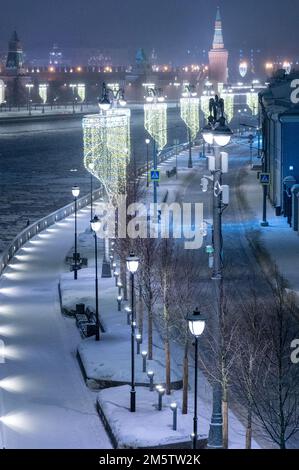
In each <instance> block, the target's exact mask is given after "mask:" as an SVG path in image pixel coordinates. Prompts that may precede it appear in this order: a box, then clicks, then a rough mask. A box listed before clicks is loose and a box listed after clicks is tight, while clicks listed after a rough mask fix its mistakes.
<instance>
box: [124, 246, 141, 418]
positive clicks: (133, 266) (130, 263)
mask: <svg viewBox="0 0 299 470" xmlns="http://www.w3.org/2000/svg"><path fill="white" fill-rule="evenodd" d="M138 266H139V258H138V257H137V256H135V254H134V253H131V254H130V256H128V257H127V269H128V271H129V272H130V276H131V392H130V411H131V412H132V413H134V412H135V411H136V390H135V326H136V322H135V305H134V276H135V274H136V272H137V271H138Z"/></svg>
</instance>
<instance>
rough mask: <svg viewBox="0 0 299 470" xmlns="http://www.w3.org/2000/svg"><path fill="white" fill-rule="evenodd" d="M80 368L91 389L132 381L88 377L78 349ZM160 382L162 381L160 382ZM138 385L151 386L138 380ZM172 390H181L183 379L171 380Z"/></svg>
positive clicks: (101, 388) (115, 385)
mask: <svg viewBox="0 0 299 470" xmlns="http://www.w3.org/2000/svg"><path fill="white" fill-rule="evenodd" d="M76 357H77V360H78V363H79V367H80V370H81V372H82V375H83V378H84V380H85V383H86V386H87V387H88V388H89V389H91V390H103V389H105V388H113V387H120V386H122V385H130V383H131V382H130V381H127V382H126V381H116V380H109V379H101V380H97V379H93V378H90V377H88V375H87V373H86V370H85V367H84V363H83V361H82V358H81V356H80V352H79V350H78V349H77V354H76ZM159 383H160V382H159ZM161 385H163V386H165V383H161ZM136 387H149V383H142V382H136ZM170 388H171V390H181V389H182V388H183V379H180V380H175V381H173V382H171V384H170Z"/></svg>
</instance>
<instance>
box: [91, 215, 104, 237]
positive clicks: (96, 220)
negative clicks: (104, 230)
mask: <svg viewBox="0 0 299 470" xmlns="http://www.w3.org/2000/svg"><path fill="white" fill-rule="evenodd" d="M90 226H91V229H92V231H93V232H95V233H97V232H98V231H99V230H100V228H101V221H100V219H99V218H98V216H97V215H95V216H94V218H93V219H92V221H91V222H90Z"/></svg>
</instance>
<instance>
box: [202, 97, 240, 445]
mask: <svg viewBox="0 0 299 470" xmlns="http://www.w3.org/2000/svg"><path fill="white" fill-rule="evenodd" d="M209 110H210V116H209V119H208V124H207V126H205V127H204V128H203V130H202V135H203V138H204V140H205V142H207V143H208V144H209V145H212V144H214V151H215V157H214V160H215V161H214V163H213V167H212V168H211V173H212V175H213V176H212V177H209V178H210V179H213V249H214V258H213V274H212V280H213V282H214V288H215V299H216V308H217V310H216V315H215V316H214V318H213V320H214V325H213V330H214V332H213V334H214V338H215V340H216V342H218V343H219V341H220V327H219V321H220V317H221V312H222V294H221V292H222V284H223V275H222V254H223V253H222V252H223V244H222V212H223V210H224V208H225V207H226V206H227V204H228V202H227V201H226V200H225V198H224V195H225V189H226V190H227V191H226V193H227V194H226V199H228V190H229V188H228V187H227V186H226V187H225V186H222V173H224V172H227V163H226V164H225V158H224V153H222V154H221V152H220V147H223V146H226V145H228V144H229V142H230V140H231V137H232V134H233V133H232V131H231V129H230V128H229V127H228V126H227V125H226V122H225V117H224V101H223V99H219V98H218V96H216V97H215V98H211V99H210V103H209ZM219 114H220V117H219ZM226 157H227V155H226ZM219 360H220V358H219ZM222 427H223V419H222V390H221V384H220V383H219V382H218V381H215V382H214V384H213V412H212V418H211V424H210V432H209V439H208V447H209V448H212V449H219V448H222V447H223V436H222V431H223V430H222Z"/></svg>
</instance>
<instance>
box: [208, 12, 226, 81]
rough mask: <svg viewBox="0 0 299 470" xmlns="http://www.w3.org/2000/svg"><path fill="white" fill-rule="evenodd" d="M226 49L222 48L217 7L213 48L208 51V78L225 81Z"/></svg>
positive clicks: (220, 26)
mask: <svg viewBox="0 0 299 470" xmlns="http://www.w3.org/2000/svg"><path fill="white" fill-rule="evenodd" d="M227 64H228V51H227V50H226V49H225V48H224V42H223V34H222V21H221V16H220V9H219V7H218V9H217V15H216V22H215V34H214V41H213V48H212V49H211V50H210V52H209V78H210V80H211V81H212V82H213V83H215V84H217V83H227V79H228V66H227Z"/></svg>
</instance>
